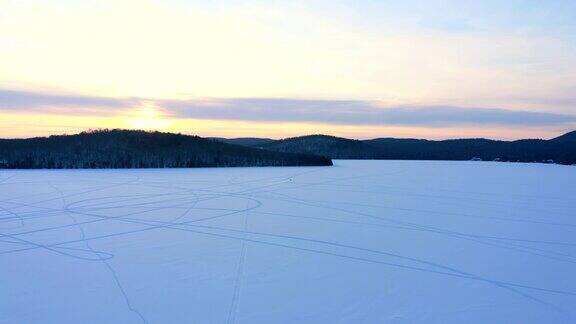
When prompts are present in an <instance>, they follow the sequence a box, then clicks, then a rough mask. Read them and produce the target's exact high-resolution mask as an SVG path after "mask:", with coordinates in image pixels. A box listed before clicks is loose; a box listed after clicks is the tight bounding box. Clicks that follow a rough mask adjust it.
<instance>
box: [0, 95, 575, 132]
mask: <svg viewBox="0 0 576 324" xmlns="http://www.w3.org/2000/svg"><path fill="white" fill-rule="evenodd" d="M142 102H146V103H152V104H154V105H155V106H157V107H159V108H160V109H162V110H163V112H164V113H165V114H166V115H167V116H169V117H170V118H174V119H187V118H190V119H210V120H231V121H250V122H276V123H278V122H280V123H282V122H286V123H322V124H334V125H358V126H362V125H369V126H378V125H382V126H387V125H394V126H423V127H451V126H459V125H464V126H465V125H476V126H477V125H492V126H507V125H509V126H517V127H521V126H558V125H567V124H574V123H576V115H569V114H560V113H548V112H534V111H521V110H508V109H499V108H488V107H458V106H450V105H400V106H390V105H382V104H380V103H378V102H373V101H361V100H303V99H270V98H247V99H214V100H154V99H138V98H126V99H124V98H106V97H92V96H80V95H64V94H49V93H37V92H26V91H13V90H0V110H17V111H21V112H35V111H43V110H47V109H48V110H50V111H54V110H55V109H56V110H58V111H60V112H61V113H67V114H76V115H91V114H95V110H94V107H98V108H99V109H98V110H97V113H98V114H103V113H104V114H115V113H120V112H125V111H126V110H127V109H130V108H137V107H138V106H139V105H140V104H141V103H142Z"/></svg>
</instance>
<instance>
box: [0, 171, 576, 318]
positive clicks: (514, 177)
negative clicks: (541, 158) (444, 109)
mask: <svg viewBox="0 0 576 324" xmlns="http://www.w3.org/2000/svg"><path fill="white" fill-rule="evenodd" d="M0 323H14V324H19V323H58V324H62V323H82V324H88V323H576V167H568V166H557V165H542V164H511V163H490V162H420V161H336V162H335V166H334V167H311V168H231V169H167V170H123V171H122V170H66V171H62V170H30V171H0Z"/></svg>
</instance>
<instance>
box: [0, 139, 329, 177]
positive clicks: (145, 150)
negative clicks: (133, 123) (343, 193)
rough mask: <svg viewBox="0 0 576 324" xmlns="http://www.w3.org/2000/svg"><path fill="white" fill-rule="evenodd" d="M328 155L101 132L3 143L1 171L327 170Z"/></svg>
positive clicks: (0, 162)
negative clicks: (284, 168)
mask: <svg viewBox="0 0 576 324" xmlns="http://www.w3.org/2000/svg"><path fill="white" fill-rule="evenodd" d="M324 165H332V161H331V160H330V159H328V158H326V157H322V156H315V155H309V154H301V153H284V152H277V151H268V150H261V149H257V148H252V147H247V146H240V145H232V144H226V143H222V142H220V141H216V140H210V139H205V138H201V137H198V136H189V135H181V134H171V133H161V132H146V131H134V130H99V131H91V132H84V133H80V134H77V135H60V136H50V137H38V138H30V139H0V168H4V169H6V168H9V169H79V168H193V167H239V166H324Z"/></svg>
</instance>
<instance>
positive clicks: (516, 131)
mask: <svg viewBox="0 0 576 324" xmlns="http://www.w3.org/2000/svg"><path fill="white" fill-rule="evenodd" d="M95 128H132V129H157V130H162V131H173V132H182V133H187V134H197V135H201V136H225V137H244V136H258V137H271V138H282V137H287V136H297V135H305V134H314V133H325V134H331V135H337V136H345V137H353V138H373V137H418V138H437V139H439V138H455V137H480V136H482V137H490V138H497V139H516V138H525V137H530V138H535V137H539V138H550V137H554V136H557V135H560V134H561V133H563V132H567V131H571V130H574V129H576V1H573V0H564V1H561V0H550V1H542V0H531V1H528V0H524V1H523V0H507V1H501V0H484V1H477V0H476V1H466V0H461V1H449V0H444V1H440V0H421V1H416V0H407V1H400V0H395V1H388V0H350V1H337V0H325V1H324V0H318V1H315V0H309V1H295V0H294V1H273V0H263V1H256V0H253V1H224V0H215V1H184V0H163V1H149V0H93V1H89V0H85V1H78V0H51V1H47V0H46V1H36V0H0V137H5V138H7V137H31V136H39V135H50V134H62V133H76V132H79V131H82V130H86V129H95Z"/></svg>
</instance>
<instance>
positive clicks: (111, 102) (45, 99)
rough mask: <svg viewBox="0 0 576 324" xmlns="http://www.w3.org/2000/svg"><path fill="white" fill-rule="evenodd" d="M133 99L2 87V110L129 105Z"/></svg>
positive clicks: (0, 102)
mask: <svg viewBox="0 0 576 324" xmlns="http://www.w3.org/2000/svg"><path fill="white" fill-rule="evenodd" d="M134 102H135V101H134V100H133V99H116V98H106V97H96V96H82V95H72V94H60V93H44V92H34V91H21V90H6V89H0V110H38V109H46V108H66V107H77V108H94V107H104V108H106V107H109V108H119V107H129V106H130V105H132V104H133V103H134Z"/></svg>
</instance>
